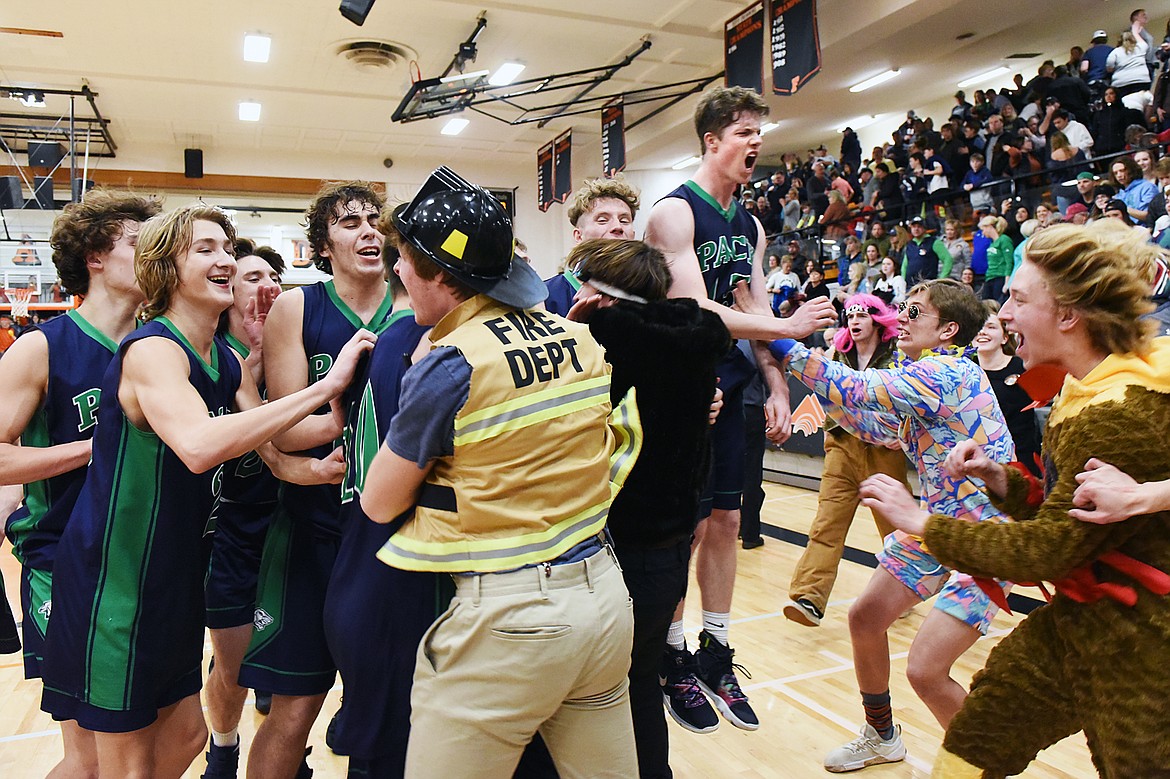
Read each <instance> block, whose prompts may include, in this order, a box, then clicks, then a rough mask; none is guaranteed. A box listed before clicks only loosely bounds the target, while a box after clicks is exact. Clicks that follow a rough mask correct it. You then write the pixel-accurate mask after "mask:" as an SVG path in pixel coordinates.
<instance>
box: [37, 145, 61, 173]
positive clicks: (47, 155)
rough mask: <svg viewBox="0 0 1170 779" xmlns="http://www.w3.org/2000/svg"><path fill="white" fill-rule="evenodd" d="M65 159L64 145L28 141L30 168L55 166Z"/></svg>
mask: <svg viewBox="0 0 1170 779" xmlns="http://www.w3.org/2000/svg"><path fill="white" fill-rule="evenodd" d="M63 159H65V147H64V146H62V145H61V144H59V143H29V145H28V164H29V167H32V168H55V167H57V166H58V165H60V164H61V160H63Z"/></svg>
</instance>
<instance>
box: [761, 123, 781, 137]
mask: <svg viewBox="0 0 1170 779" xmlns="http://www.w3.org/2000/svg"><path fill="white" fill-rule="evenodd" d="M779 126H780V123H779V122H767V123H765V124H762V125H760V135H767V134H768V133H770V132H772V131H773V130H775V129H776V128H777V127H779Z"/></svg>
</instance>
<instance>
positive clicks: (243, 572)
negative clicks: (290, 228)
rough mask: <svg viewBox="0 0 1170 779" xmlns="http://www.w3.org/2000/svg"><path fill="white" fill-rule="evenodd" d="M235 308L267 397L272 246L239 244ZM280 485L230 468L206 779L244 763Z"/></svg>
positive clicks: (219, 778) (240, 461) (252, 464)
mask: <svg viewBox="0 0 1170 779" xmlns="http://www.w3.org/2000/svg"><path fill="white" fill-rule="evenodd" d="M235 253H236V278H235V281H234V282H233V284H232V298H233V303H232V307H231V308H229V309H228V310H227V311H225V312H224V313H223V314H222V315H221V316H220V322H219V334H220V335H221V336H222V337H223V339H224V340H225V341H227V344H228V346H230V347H231V348H232V351H234V352H235V353H236V354H238V355H239V356H240V357H241V358H242V359H243V360H244V365H245V366H246V367H247V368H248V371H249V372H250V373H251V374H252V379H253V381H255V382H256V386H257V388H258V389H259V391H260V396H261V397H265V390H264V361H263V355H264V349H263V346H264V323H265V321H266V319H267V317H268V312H269V310H270V309H271V308H272V303H273V301H275V300H276V297H277V295H279V294H280V278H281V276H280V275H281V274H282V273H283V272H284V258H283V257H281V256H280V254H279V253H278V252H277V251H275V250H274V249H273V248H272V247H270V246H260V247H257V246H256V244H255V243H253V242H252V241H250V240H248V239H246V238H241V239H239V240H237V241H236V245H235ZM278 485H279V482H278V481H277V480H276V477H275V476H273V475H272V471H271V470H270V469H269V468H268V466H267V465H265V464H264V461H263V459H261V457H260V455H259V454H257V453H256V452H248V453H247V454H245V455H244V456H243V457H240V458H237V459H235V460H232V461H230V462H228V463H225V464H224V469H223V487H222V489H221V491H220V496H219V505H218V507H217V508H216V512H215V533H214V535H213V536H212V538H211V563H210V564H209V565H208V568H207V586H206V592H205V595H206V603H207V627H208V628H209V632H210V635H211V651H212V657H213V658H214V663H213V665H212V668H211V671H210V673H208V675H207V687H206V701H207V719H208V723H209V724H210V726H211V745H210V747H209V748H208V751H207V770H206V771H205V772H204V773H203V779H224V778H227V779H231V778H233V777H235V776H236V770H237V767H238V764H239V757H240V740H239V731H238V728H239V724H240V715H241V714H242V712H243V707H244V699H245V698H246V697H247V690H246V689H245V688H243V687H241V686H240V685H239V684H238V683H237V680H238V679H239V675H240V663H241V662H242V661H243V659H244V653H245V652H246V651H247V649H248V643H249V642H250V641H251V639H252V616H253V613H254V612H255V609H256V582H257V579H258V577H259V574H260V553H261V551H262V550H263V548H264V538H265V536H267V534H268V521H269V518H270V517H271V516H272V512H273V510H275V508H276V490H277V486H278Z"/></svg>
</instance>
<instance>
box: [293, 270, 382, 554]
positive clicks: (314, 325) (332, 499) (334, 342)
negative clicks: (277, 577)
mask: <svg viewBox="0 0 1170 779" xmlns="http://www.w3.org/2000/svg"><path fill="white" fill-rule="evenodd" d="M301 292H302V294H303V296H304V302H305V308H304V316H303V318H302V320H301V338H302V343H303V344H304V347H305V355H306V356H307V357H308V360H309V384H314V383H316V382H317V381H319V380H321V379H322V378H324V377H325V375H326V374H327V373H329V369H330V368H332V367H333V361H334V360H336V359H337V355H338V354H339V353H340V352H341V349H342V347H344V346H345V344H346V343H347V342H348V341H349V339H350V338H352V337H353V336H354V333H356V332H357V331H358V330H359V329H361V328H363V327H364V328H366V329H367V330H370V331H372V332H374V333H375V334H379V333H381V332H382V330H383V329H384V328H385V327H386V325H387V323H388V320H389V316H390V309H391V307H392V305H393V303H394V300H393V296H392V295H391V294H390V289H389V287H387V288H386V298H385V300H383V301H382V305H381V306H379V308H378V310H377V311H376V312H375V313H374V316H373V317H371V318H370V321H369V322H362V321H361V319H359V318H358V315H357V314H355V313H354V312H353V310H352V309H351V308H350V307H349V306H348V305H346V304H345V301H343V300H342V299H341V298H340V297H339V296H338V295H337V290H336V289H335V288H334V286H333V282H332V281H326V282H317V283H316V284H313V285H312V286H309V287H302V288H301ZM317 413H329V407H328V406H323V407H322V408H321V409H318V412H317ZM330 451H332V447H331V446H318V447H316V448H315V449H312V450H309V451H307V452H304V453H303V454H305V455H307V456H310V457H327V456H328V455H329V452H330ZM280 503H281V508H282V509H283V510H284V512H285V513H287V514H288V516H289V517H291V518H292V519H293V520H294V521H298V522H307V523H309V524H310V525H311V526H312V527H313V532H314V533H315V534H317V535H318V536H323V537H328V538H336V537H337V536H338V535H339V534H340V532H341V530H340V524H339V522H340V518H339V516H338V514H339V512H340V509H341V490H340V489H338V486H337V485H336V484H316V485H311V486H307V485H299V484H287V483H285V484H281V485H280Z"/></svg>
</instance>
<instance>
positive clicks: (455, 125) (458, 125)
mask: <svg viewBox="0 0 1170 779" xmlns="http://www.w3.org/2000/svg"><path fill="white" fill-rule="evenodd" d="M485 72H486V71H485ZM468 124H470V122H468V121H467V120H466V119H464V118H463V117H461V116H456V117H455V118H454V119H452V120H451V121H449V122H447V124H445V125H444V126H443V129H442V130H440V131H439V132H441V133H442V134H443V135H458V134H459V133H461V132H463V128H464V127H466V126H467V125H468Z"/></svg>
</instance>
